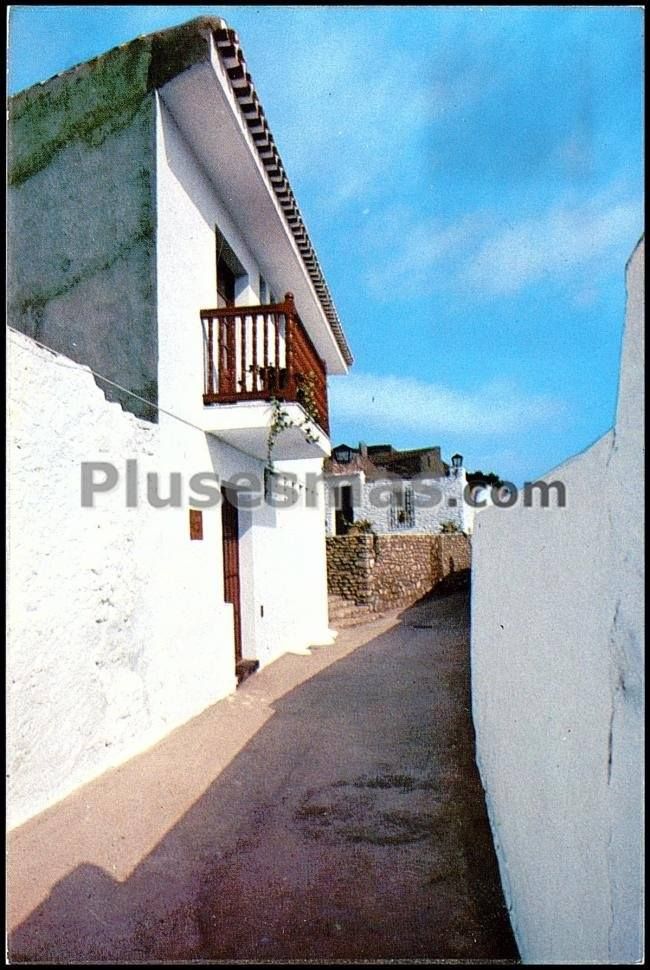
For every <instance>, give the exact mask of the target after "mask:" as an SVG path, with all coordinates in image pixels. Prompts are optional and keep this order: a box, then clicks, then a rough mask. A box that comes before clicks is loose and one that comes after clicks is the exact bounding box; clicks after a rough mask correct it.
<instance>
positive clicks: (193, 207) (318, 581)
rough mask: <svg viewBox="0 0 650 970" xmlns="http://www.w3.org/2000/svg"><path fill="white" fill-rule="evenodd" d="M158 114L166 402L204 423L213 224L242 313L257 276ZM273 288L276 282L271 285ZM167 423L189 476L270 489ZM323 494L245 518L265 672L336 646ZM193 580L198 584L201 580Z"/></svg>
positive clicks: (293, 467) (255, 648)
mask: <svg viewBox="0 0 650 970" xmlns="http://www.w3.org/2000/svg"><path fill="white" fill-rule="evenodd" d="M157 110H158V129H157V130H158V136H157V211H158V217H157V240H158V248H157V280H158V284H157V285H158V315H159V386H160V404H161V407H162V408H164V409H165V410H168V411H170V412H172V413H174V414H176V415H181V416H183V417H185V418H187V419H188V420H190V421H192V422H195V423H196V424H200V421H201V412H202V409H203V401H202V393H203V344H202V332H201V325H200V317H199V312H200V310H201V308H204V307H212V306H214V305H215V302H216V252H215V225H218V226H219V228H220V230H221V232H222V233H223V235H224V236H225V237H226V239H227V240H228V242H229V244H230V246H231V247H232V249H233V250H234V252H235V253H236V255H237V257H238V259H239V261H240V262H241V264H242V266H243V267H244V268H245V270H246V272H247V274H248V279H249V285H248V287H247V288H245V289H243V290H242V291H241V292H240V293H239V294H238V297H237V303H238V305H242V306H245V305H247V304H255V303H257V301H258V299H259V294H258V291H257V287H258V284H259V268H258V266H257V264H256V262H255V260H254V259H253V257H252V255H251V252H250V249H249V248H248V246H247V245H246V242H245V240H244V239H243V236H242V234H241V233H240V231H239V229H238V227H237V225H236V222H235V221H234V219H233V217H232V215H231V214H230V213H229V212H228V210H227V208H226V206H225V205H224V204H223V201H222V200H220V199H219V198H218V197H217V195H216V194H215V192H214V190H213V188H212V186H211V185H210V182H209V180H208V178H207V176H206V174H205V172H204V171H203V170H202V168H201V166H200V165H199V163H198V162H197V160H196V158H195V156H194V155H193V153H192V151H191V149H190V147H189V146H188V144H187V142H186V141H185V139H184V138H183V136H182V134H181V132H180V130H179V128H178V127H177V125H176V124H175V123H174V120H173V118H172V117H171V115H170V113H169V111H168V110H167V109H166V108H165V106H164V105H163V104H162V102H161V101H160V99H158V107H157ZM269 262H272V254H270V255H269ZM267 282H271V283H273V282H274V278H273V277H272V278H271V280H270V281H269V280H268V279H267ZM276 285H277V284H276ZM287 288H289V286H288V285H287ZM160 422H161V433H162V435H163V440H164V441H165V448H166V452H167V454H168V456H169V460H170V461H171V462H172V463H173V462H176V464H177V465H178V466H179V467H182V468H183V469H185V471H186V474H187V475H188V476H189V475H191V474H194V473H195V472H201V471H208V472H210V471H212V472H214V473H216V474H217V475H219V477H220V480H221V481H225V480H228V479H230V478H231V477H232V476H233V475H237V474H252V475H254V476H255V477H256V478H257V480H258V481H260V482H263V479H264V465H263V463H262V462H260V461H258V460H256V459H255V458H253V457H251V456H249V455H245V454H244V453H242V452H240V451H238V450H236V449H234V448H232V447H230V446H229V445H227V444H225V443H224V442H223V441H219V439H217V438H216V437H214V436H212V435H208V436H206V435H204V434H202V433H200V432H196V431H194V430H192V429H191V428H188V427H187V426H183V425H182V424H180V423H179V422H178V421H174V420H173V419H171V418H169V417H168V416H166V415H165V414H162V415H161V417H160ZM279 467H282V468H284V469H285V470H287V471H291V472H293V473H296V474H299V476H300V478H301V481H302V480H304V476H305V474H306V473H307V472H309V471H311V472H312V473H316V474H318V473H319V472H320V471H321V470H322V462H321V461H314V460H311V461H302V462H285V463H281V465H280V466H279ZM318 494H319V498H318V503H317V506H316V507H315V508H307V507H306V503H305V500H304V491H303V492H301V493H300V501H299V502H298V503H297V505H296V506H295V507H292V508H288V509H286V510H274V509H272V508H270V507H268V506H267V505H265V504H262V506H261V507H260V508H258V509H256V510H254V511H252V512H245V511H243V510H240V528H241V532H242V535H241V541H240V568H241V585H242V641H243V653H244V656H245V657H250V658H255V659H258V660H259V661H260V663H261V664H264V663H267V662H269V661H270V660H272V659H274V658H275V657H277V656H278V655H279V654H281V653H283V652H284V651H285V650H289V649H302V650H304V649H305V648H306V647H307V646H308V645H309V644H310V643H315V642H328V641H329V640H330V639H331V635H330V634H329V632H328V623H327V581H326V560H325V528H324V511H323V504H324V497H323V489H322V486H320V488H319V493H318ZM206 515H210V517H211V518H212V519H214V521H215V528H216V533H217V540H218V548H215V549H214V550H213V551H214V560H215V562H217V561H218V562H219V563H220V562H221V546H220V543H221V518H220V511H219V510H218V509H216V510H211V511H209V512H206V513H204V517H205V516H206ZM196 581H197V582H198V583H200V582H201V577H196ZM213 589H214V586H212V587H206V588H205V595H207V596H209V595H213ZM220 590H221V592H222V590H223V581H222V580H221V586H220ZM288 591H289V595H288Z"/></svg>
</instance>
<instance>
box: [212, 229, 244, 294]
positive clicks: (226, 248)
mask: <svg viewBox="0 0 650 970" xmlns="http://www.w3.org/2000/svg"><path fill="white" fill-rule="evenodd" d="M215 235H216V249H217V306H218V307H229V306H234V305H235V297H236V296H237V292H238V291H239V292H241V289H242V285H241V284H242V279H243V280H244V281H245V280H246V270H245V269H244V267H243V266H242V264H241V262H240V261H239V259H238V258H237V255H236V253H235V251H234V250H233V248H232V246H231V245H230V244H229V243H228V240H227V239H226V238H225V236H224V235H223V233H222V232H221V231H220V229H219V227H218V226H217V227H216V228H215Z"/></svg>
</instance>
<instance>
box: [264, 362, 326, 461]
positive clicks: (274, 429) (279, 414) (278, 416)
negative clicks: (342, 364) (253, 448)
mask: <svg viewBox="0 0 650 970" xmlns="http://www.w3.org/2000/svg"><path fill="white" fill-rule="evenodd" d="M298 385H299V390H298V394H297V399H298V403H299V404H301V405H302V407H303V408H304V409H305V411H306V412H307V416H306V417H305V418H303V420H302V421H300V422H299V423H297V424H296V422H295V421H292V419H291V418H290V417H289V414H288V412H287V411H286V410H285V408H284V406H283V403H282V401H279V400H278V399H277V398H276V397H274V398H272V399H271V408H272V417H271V425H270V427H269V434H268V438H267V440H266V467H267V470H268V471H269V473H270V474H273V472H274V468H273V448H274V447H275V443H276V441H277V439H278V437H279V436H280V434H281V433H282V432H283V431H286V430H287V429H288V428H299V429H300V430H301V431H302V433H303V435H304V436H305V441H307V442H308V443H309V444H316V443H317V442H318V440H319V436H318V433H317V432H316V430H315V428H314V427H313V425H314V424H316V425H317V424H318V423H319V413H318V404H317V403H316V375H315V374H314V372H313V371H310V372H309V374H307V375H303V376H301V377H300V378H299V380H298Z"/></svg>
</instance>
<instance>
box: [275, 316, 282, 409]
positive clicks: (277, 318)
mask: <svg viewBox="0 0 650 970" xmlns="http://www.w3.org/2000/svg"><path fill="white" fill-rule="evenodd" d="M280 316H281V314H279V313H274V314H273V320H274V326H275V359H274V360H273V367H274V368H275V370H274V373H275V380H274V381H273V389H274V390H275V391H277V390H278V389H279V387H280Z"/></svg>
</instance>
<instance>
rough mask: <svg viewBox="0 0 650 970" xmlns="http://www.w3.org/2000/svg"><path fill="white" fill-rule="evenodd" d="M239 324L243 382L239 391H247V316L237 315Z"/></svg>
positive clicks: (241, 381)
mask: <svg viewBox="0 0 650 970" xmlns="http://www.w3.org/2000/svg"><path fill="white" fill-rule="evenodd" d="M235 319H236V320H237V322H238V324H239V333H240V338H239V339H240V341H241V347H240V350H241V380H240V382H239V388H238V390H241V391H246V314H242V315H241V316H239V315H237V316H236V317H235Z"/></svg>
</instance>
